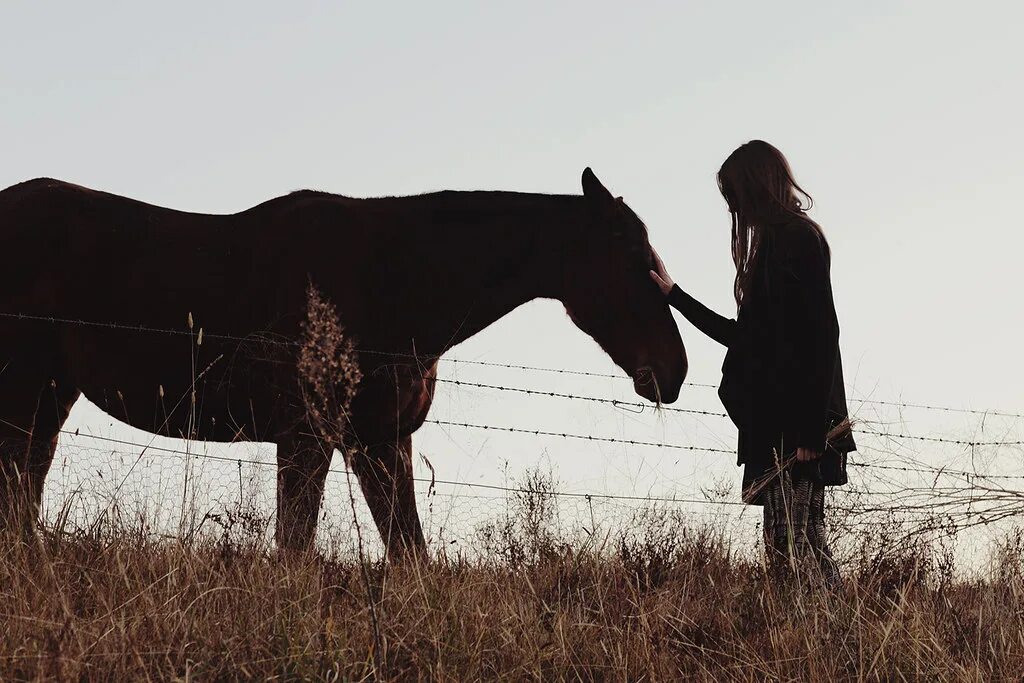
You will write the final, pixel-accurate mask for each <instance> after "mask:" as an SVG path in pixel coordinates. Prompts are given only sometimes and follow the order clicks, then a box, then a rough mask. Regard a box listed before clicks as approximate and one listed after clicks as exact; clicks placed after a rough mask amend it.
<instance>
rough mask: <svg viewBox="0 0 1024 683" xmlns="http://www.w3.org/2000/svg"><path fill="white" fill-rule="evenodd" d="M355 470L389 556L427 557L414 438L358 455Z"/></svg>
mask: <svg viewBox="0 0 1024 683" xmlns="http://www.w3.org/2000/svg"><path fill="white" fill-rule="evenodd" d="M352 469H353V470H354V471H355V473H356V476H358V477H359V484H360V485H361V486H362V489H363V496H365V498H366V504H367V506H368V507H369V508H370V512H371V514H373V521H374V522H375V523H376V524H377V530H378V531H380V535H381V538H382V539H383V540H384V545H385V547H386V548H387V552H388V556H389V557H391V558H394V559H404V558H406V557H408V556H409V555H413V556H420V557H425V556H426V553H427V543H426V541H425V540H424V539H423V529H422V527H421V526H420V518H419V515H418V514H417V513H416V492H415V489H414V487H413V484H414V482H413V476H412V474H413V473H412V437H411V436H406V437H404V438H402V439H399V440H398V441H396V442H385V443H382V444H378V445H376V446H371V447H369V448H367V449H366V450H365V451H361V452H357V453H356V454H355V455H354V456H353V457H352Z"/></svg>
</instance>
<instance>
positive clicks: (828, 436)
mask: <svg viewBox="0 0 1024 683" xmlns="http://www.w3.org/2000/svg"><path fill="white" fill-rule="evenodd" d="M718 186H719V189H720V190H721V192H722V196H723V197H724V198H725V201H726V203H727V204H728V207H729V213H730V215H731V216H732V257H733V261H734V262H735V264H736V279H735V283H734V287H733V290H734V296H735V298H736V305H737V310H738V313H737V316H736V319H735V320H732V319H729V318H725V317H723V316H720V315H718V314H717V313H715V312H713V311H711V310H710V309H708V308H707V307H705V306H704V305H702V304H701V303H700V302H698V301H697V300H696V299H694V298H693V297H691V296H690V295H689V294H687V293H686V292H684V291H683V290H682V289H680V288H679V286H678V285H676V284H675V283H673V281H672V278H671V277H670V276H669V275H668V272H667V271H666V269H665V265H664V263H662V261H661V259H660V258H658V257H657V255H656V254H655V257H654V263H655V269H654V270H652V271H651V277H652V278H653V279H654V281H655V282H656V283H657V284H658V286H659V287H660V288H661V290H662V292H663V293H664V294H665V295H666V296H667V297H668V301H669V303H671V304H672V306H674V307H675V308H677V309H678V310H679V311H680V312H682V314H683V315H684V316H686V318H687V319H688V320H689V321H690V322H691V323H693V324H694V325H695V326H696V327H697V328H698V329H700V330H701V331H702V332H704V334H706V335H708V336H709V337H711V338H712V339H714V340H715V341H717V342H719V343H721V344H723V345H725V346H726V347H727V348H728V352H727V353H726V357H725V363H724V365H723V366H722V383H721V386H720V388H719V392H718V393H719V396H720V397H721V399H722V403H723V404H724V405H725V408H726V410H727V411H728V413H729V416H730V417H731V418H732V420H733V422H735V423H736V426H737V427H738V429H739V445H738V451H739V453H738V455H739V458H738V460H739V464H741V465H743V466H744V471H743V499H744V501H746V502H748V503H751V504H755V505H762V506H763V507H764V539H765V546H766V549H767V551H768V557H769V567H770V568H771V569H772V571H773V572H775V573H780V572H781V573H785V572H788V571H790V570H791V569H793V568H794V567H801V566H803V567H806V566H807V563H808V561H809V562H810V563H811V564H812V566H817V567H819V568H820V570H821V576H822V577H823V578H824V581H825V583H826V584H827V585H832V586H834V585H837V584H838V583H839V572H838V570H837V568H836V565H835V562H834V561H833V559H832V555H831V552H830V551H829V548H828V545H827V543H826V540H825V529H824V499H825V495H824V494H825V487H826V486H837V485H841V484H845V483H846V481H847V477H846V457H847V453H849V452H850V451H853V450H855V449H856V445H855V444H854V441H853V436H852V434H851V432H850V424H849V419H848V417H847V415H848V413H847V407H846V393H845V389H844V386H843V371H842V362H841V360H840V355H839V323H838V320H837V318H836V311H835V306H834V304H833V300H832V285H831V282H830V277H829V267H830V260H831V258H830V257H831V252H830V250H829V246H828V242H827V241H826V240H825V235H824V234H823V233H822V230H821V227H820V226H819V225H818V224H817V223H815V222H814V221H813V220H811V219H810V218H809V217H808V216H807V213H806V211H807V209H808V208H809V207H810V205H811V197H810V195H808V194H807V193H806V192H804V190H803V189H802V188H801V187H800V186H799V185H797V184H796V182H795V181H794V180H793V173H792V171H791V170H790V167H789V164H788V162H787V161H786V158H785V157H784V156H783V155H782V153H781V152H780V151H779V150H778V149H776V148H775V147H773V146H772V145H770V144H768V143H767V142H763V141H761V140H753V141H751V142H748V143H746V144H744V145H742V146H741V147H739V148H738V149H737V150H736V151H734V152H733V153H732V154H730V155H729V158H727V159H726V160H725V163H723V164H722V168H721V169H720V170H719V171H718ZM801 197H802V198H803V200H805V202H806V206H805V202H804V201H801ZM794 563H795V564H794Z"/></svg>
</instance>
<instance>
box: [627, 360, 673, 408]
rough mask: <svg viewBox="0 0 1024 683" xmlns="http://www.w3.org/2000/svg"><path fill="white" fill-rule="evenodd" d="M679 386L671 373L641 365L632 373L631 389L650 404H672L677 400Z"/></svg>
mask: <svg viewBox="0 0 1024 683" xmlns="http://www.w3.org/2000/svg"><path fill="white" fill-rule="evenodd" d="M681 384H682V381H681V380H677V379H676V378H675V377H672V375H671V373H668V372H659V371H658V370H656V369H655V368H654V367H653V366H651V365H643V366H641V367H639V368H637V370H636V372H635V373H633V389H634V390H635V391H636V393H637V394H638V395H639V396H641V397H643V398H645V399H647V400H648V401H651V402H652V403H673V402H674V401H675V400H676V399H677V398H679V390H680V386H681Z"/></svg>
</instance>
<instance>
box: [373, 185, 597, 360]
mask: <svg viewBox="0 0 1024 683" xmlns="http://www.w3.org/2000/svg"><path fill="white" fill-rule="evenodd" d="M399 201H401V200H399ZM404 208H405V209H406V210H407V211H409V212H410V213H409V214H408V216H409V220H408V222H407V225H412V226H415V227H414V229H413V230H410V231H409V232H408V233H407V235H406V239H399V240H396V242H395V244H396V246H395V247H392V249H391V251H392V254H395V252H396V251H402V250H405V252H406V253H405V254H395V255H396V256H398V261H399V262H402V263H415V264H417V266H416V270H418V271H419V272H414V273H409V274H408V275H409V276H410V277H409V279H410V281H414V282H419V283H421V285H420V287H419V290H418V291H410V292H408V293H407V296H408V298H409V299H411V301H409V303H410V304H412V306H411V308H413V309H415V311H416V313H415V315H414V316H413V320H412V322H413V324H412V325H411V326H410V327H411V329H409V330H408V331H407V332H406V334H405V335H402V336H404V337H406V338H408V337H411V338H412V339H413V340H414V341H415V345H416V347H417V351H418V352H420V353H424V354H426V355H440V354H441V353H443V352H444V351H446V350H447V349H449V348H451V347H453V346H455V345H457V344H459V343H460V342H462V341H465V340H466V339H468V338H469V337H471V336H473V335H474V334H476V333H477V332H479V331H480V330H482V329H484V328H485V327H487V326H489V325H490V324H492V323H494V322H495V321H497V320H498V319H500V318H502V317H504V316H505V315H506V314H508V313H509V312H511V311H512V310H514V309H515V308H518V307H519V306H521V305H523V304H525V303H527V302H529V301H531V300H533V299H536V298H556V299H557V298H559V297H560V295H561V287H562V271H563V268H562V266H563V262H564V254H565V253H566V249H567V247H568V245H569V244H570V243H571V236H572V235H574V234H577V233H578V229H579V227H580V226H581V225H582V222H583V220H584V211H585V206H584V203H583V198H582V197H574V196H565V195H539V194H519V193H507V192H442V193H438V194H436V195H425V196H423V197H419V198H410V200H409V204H408V206H406V207H404ZM427 282H429V283H430V284H429V286H427V287H424V286H422V283H427ZM403 342H404V340H403Z"/></svg>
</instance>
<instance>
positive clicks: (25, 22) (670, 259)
mask: <svg viewBox="0 0 1024 683" xmlns="http://www.w3.org/2000/svg"><path fill="white" fill-rule="evenodd" d="M1021 25H1024V10H1022V9H1021V8H1020V5H1019V4H1018V3H1010V2H1001V3H993V2H976V3H963V2H955V3H954V2H917V3H911V2H888V1H887V2H861V3H831V2H777V3H767V4H766V3H755V2H745V3H710V2H708V3H678V2H658V3H614V4H613V3H608V2H585V3H584V2H578V3H550V2H532V1H529V2H527V1H524V2H516V3H503V4H502V6H494V5H493V3H486V4H484V3H476V2H468V1H467V2H442V1H438V2H432V3H408V4H407V5H406V6H400V5H398V4H391V3H365V4H362V5H357V4H356V3H336V2H335V3H327V2H324V3H303V2H289V3H271V2H245V3H241V2H239V3H209V2H204V3H198V2H176V3H167V4H164V5H162V6H160V7H157V6H154V5H152V4H150V3H130V2H103V1H99V0H97V1H96V2H89V3H71V2H66V3H61V4H59V5H54V4H51V3H38V2H31V3H29V2H5V3H4V4H3V6H2V8H0V64H2V65H3V66H2V67H0V94H2V98H3V100H2V104H0V134H2V136H3V147H2V149H3V152H2V154H0V159H2V163H0V186H3V187H6V186H7V185H10V184H13V183H16V182H19V181H21V180H25V179H28V178H32V177H36V176H43V175H45V176H53V177H57V178H62V179H66V180H69V181H73V182H76V183H80V184H83V185H86V186H90V187H94V188H98V189H102V190H107V191H111V192H115V193H118V194H123V195H126V196H129V197H134V198H138V199H142V200H145V201H148V202H151V203H155V204H161V205H165V206H170V207H174V208H179V209H186V210H192V211H204V212H234V211H238V210H241V209H244V208H246V207H248V206H251V205H253V204H256V203H258V202H260V201H263V200H265V199H268V198H270V197H272V196H277V195H280V194H283V193H286V192H289V191H291V190H294V189H298V188H304V187H312V188H316V189H322V190H327V191H332V192H337V193H341V194H346V195H352V196H373V195H395V194H414V193H420V192H426V191H432V190H438V189H505V190H521V191H535V192H548V193H578V192H580V185H579V177H580V172H581V171H582V169H583V168H584V167H585V166H588V165H589V166H592V167H593V168H594V170H595V172H596V173H597V174H598V175H599V176H600V177H601V179H602V180H603V181H604V182H605V184H606V185H607V186H608V187H609V188H610V189H611V190H612V192H614V193H615V194H621V195H624V196H625V198H626V201H627V202H628V203H629V204H630V206H631V207H632V208H633V209H634V210H635V211H636V212H637V213H638V214H639V215H640V216H641V217H643V218H644V220H645V221H646V222H647V224H648V226H649V229H650V233H651V240H652V243H653V244H654V245H655V246H656V247H657V248H658V249H659V251H660V252H661V253H662V255H663V256H664V258H665V260H666V262H667V264H668V266H669V268H670V270H671V272H672V273H673V275H674V276H675V278H676V279H677V281H679V282H680V284H681V285H682V286H683V287H684V288H686V289H688V290H689V291H690V292H691V293H692V294H694V295H695V296H697V297H698V298H699V299H701V300H702V301H704V302H706V303H707V304H708V305H710V306H712V307H713V308H716V309H717V310H719V311H721V312H724V313H729V312H731V310H732V304H731V281H732V274H733V271H732V263H731V261H730V258H729V241H728V230H729V222H728V214H727V213H726V211H725V207H724V203H723V202H722V199H721V197H720V196H719V194H718V191H717V188H716V186H715V181H714V174H715V171H716V170H717V169H718V167H719V165H720V164H721V162H722V161H723V160H724V159H725V157H726V156H727V155H728V154H729V152H730V151H732V149H734V148H735V147H736V146H737V145H739V144H740V143H742V142H745V141H747V140H749V139H752V138H761V139H765V140H767V141H769V142H771V143H773V144H775V145H776V146H777V147H779V148H780V149H781V150H782V151H783V152H784V153H785V154H786V155H787V156H788V158H789V160H790V162H791V164H792V166H793V169H794V171H795V174H796V176H797V180H798V182H800V184H801V185H802V186H803V187H804V188H805V189H807V190H808V191H809V192H810V193H811V194H812V195H813V197H814V199H815V202H816V207H815V209H814V210H813V212H812V215H813V216H814V217H815V218H816V219H817V220H818V221H819V222H820V223H821V224H822V225H823V227H824V229H825V231H826V234H827V235H828V238H829V240H830V242H831V245H832V249H833V284H834V288H835V293H836V303H837V308H838V312H839V318H840V323H841V328H842V338H841V344H842V350H843V354H844V362H845V366H846V374H847V377H846V379H847V386H848V388H849V389H850V392H851V393H852V394H853V395H854V396H859V397H865V396H869V395H870V396H872V397H874V398H881V399H899V398H902V399H905V400H909V401H915V402H926V403H933V404H940V405H951V406H961V407H967V406H969V407H974V408H998V409H1002V410H1011V411H1014V412H1024V392H1022V390H1021V387H1022V386H1024V362H1022V360H1021V358H1020V355H1019V354H1020V347H1021V338H1022V335H1024V323H1022V314H1021V305H1020V301H1019V292H1020V282H1019V277H1020V275H1019V259H1020V255H1021V253H1024V230H1022V227H1024V226H1022V224H1021V219H1020V213H1019V211H1020V200H1021V197H1022V196H1024V165H1022V161H1021V160H1022V158H1024V133H1022V132H1021V122H1022V121H1024V94H1022V90H1021V87H1020V80H1021V73H1022V67H1024V49H1022V48H1021V43H1020V35H1019V31H1020V27H1021ZM679 324H680V330H681V332H682V335H683V339H684V341H685V343H686V345H687V349H688V351H689V357H690V367H691V374H690V379H691V380H694V381H697V382H712V383H715V382H717V381H718V379H719V368H720V365H721V361H722V356H723V349H721V348H719V347H717V346H716V345H715V344H714V343H713V342H710V341H708V340H706V339H704V338H702V337H701V335H700V334H699V333H698V332H697V331H696V330H695V329H694V328H693V327H691V326H690V325H689V324H688V323H686V322H685V321H684V320H683V319H682V318H679ZM453 355H455V356H457V357H462V358H473V359H480V360H487V361H494V362H510V363H525V364H530V365H543V366H549V367H563V368H570V369H578V370H588V371H593V372H616V368H615V367H614V366H613V365H612V363H611V361H610V360H609V359H608V358H607V357H606V356H605V355H604V354H603V353H602V352H601V351H600V350H599V349H598V348H597V346H596V344H595V343H593V342H592V341H591V340H589V339H587V338H586V337H585V336H584V335H582V334H581V333H580V332H578V331H577V330H576V329H575V328H574V327H573V326H572V325H571V323H570V322H569V321H568V320H567V319H566V317H565V315H564V313H563V312H562V309H561V307H560V305H558V304H557V303H554V302H550V301H541V302H534V303H532V304H529V305H527V306H525V307H523V308H522V309H520V310H518V311H516V312H515V313H513V314H512V315H510V316H508V317H507V318H505V319H503V320H502V321H500V322H499V323H498V324H496V325H494V326H493V327H491V328H489V329H488V330H486V331H484V332H483V333H481V334H480V335H478V336H477V337H475V338H473V339H471V340H470V341H469V342H467V343H465V344H464V345H463V346H462V347H459V348H458V349H456V351H455V352H453ZM445 373H447V375H446V376H454V375H453V373H455V374H457V376H458V377H460V378H462V379H466V380H473V381H492V380H493V381H494V382H497V383H504V384H509V385H515V386H523V387H535V388H547V389H552V390H562V391H571V392H577V393H589V394H592V395H616V396H620V397H623V398H628V396H629V393H628V389H629V385H628V382H625V383H616V382H614V381H610V380H573V379H571V378H565V377H561V376H550V375H547V376H545V375H537V374H533V375H530V374H523V373H509V372H506V373H505V374H499V372H498V371H496V370H495V371H489V370H485V369H476V370H474V369H470V368H468V367H459V368H457V373H456V368H455V367H453V366H451V365H447V366H446V369H445ZM620 384H623V385H624V386H619V385H620ZM678 405H680V406H691V407H702V408H706V409H716V408H718V407H719V406H718V403H717V399H716V398H715V397H714V394H713V392H709V391H707V390H706V389H700V388H687V389H686V390H685V393H684V396H683V397H682V398H681V399H680V402H679V403H678ZM433 417H435V418H439V419H451V420H457V421H466V422H491V423H497V424H505V425H516V426H525V427H530V428H538V429H553V428H558V431H563V430H569V429H571V430H574V431H587V432H591V433H600V434H603V435H606V436H613V437H622V438H637V439H654V440H664V441H673V442H679V443H699V444H702V445H712V446H720V445H722V444H725V445H727V446H728V445H729V444H731V440H732V438H733V431H732V429H731V426H730V425H729V424H728V423H722V422H714V420H709V421H708V422H707V423H706V424H704V425H703V426H701V425H700V424H691V423H686V424H682V423H679V422H677V421H676V420H677V418H675V417H671V416H668V417H666V416H663V417H654V416H652V414H651V413H650V412H649V411H648V412H646V413H645V414H643V415H639V416H635V415H628V414H624V413H622V412H621V411H615V410H611V412H610V413H609V412H608V411H607V410H605V409H604V408H603V407H601V406H594V405H586V406H577V405H575V404H568V403H566V404H559V403H546V404H542V403H539V402H538V401H530V400H529V399H524V398H523V397H516V396H511V395H508V394H494V393H487V392H485V391H482V390H480V391H470V390H465V389H463V390H451V389H450V388H447V389H445V388H442V390H441V391H440V392H439V397H438V401H437V404H436V407H435V411H434V414H433ZM904 419H905V420H906V421H908V422H909V423H910V424H909V426H907V429H908V430H910V429H914V428H915V427H916V426H918V425H919V428H918V429H917V431H918V432H928V433H933V432H941V431H945V432H946V433H958V432H962V431H964V430H968V431H971V430H974V429H976V425H973V424H969V423H965V422H964V423H962V422H957V421H956V420H959V419H960V418H956V417H949V416H941V415H940V416H938V417H936V416H934V415H932V416H930V417H924V416H916V415H915V416H912V415H910V414H907V415H904ZM72 421H73V422H74V424H75V425H76V426H77V425H92V426H93V427H94V428H95V429H97V430H102V429H112V430H113V431H110V432H109V433H116V434H121V433H127V432H125V430H124V429H123V428H120V427H115V428H109V427H108V425H109V424H110V421H109V420H107V419H105V418H103V417H102V416H99V415H98V414H97V413H96V412H90V411H89V409H88V408H87V407H83V406H79V408H78V409H76V411H75V414H74V416H73V418H72ZM914 421H917V422H914ZM1010 428H1011V427H1007V429H1010ZM1012 428H1013V429H1018V428H1017V427H1012ZM119 429H120V430H121V431H117V430H119ZM416 446H417V451H418V452H420V451H422V452H423V453H425V454H426V455H427V456H428V457H429V458H430V459H431V461H432V462H433V463H434V466H435V468H437V471H438V476H441V477H445V478H453V479H455V478H460V477H461V478H468V479H470V480H481V481H483V480H487V481H492V480H496V479H497V480H500V479H501V475H500V473H499V472H498V471H497V465H498V463H500V462H504V461H506V460H507V461H510V462H511V463H512V464H511V465H510V468H512V469H517V468H520V467H521V466H523V465H527V464H532V463H535V462H537V461H538V459H539V458H541V456H542V454H545V453H546V457H547V461H548V462H550V463H552V464H553V465H554V466H555V467H556V469H557V470H558V472H559V475H560V477H561V479H562V480H563V481H565V482H568V483H570V484H573V483H575V484H578V486H575V488H587V487H590V488H597V489H600V490H612V491H622V490H632V489H635V488H637V487H638V486H639V487H640V488H641V489H643V490H645V491H646V490H657V491H658V492H662V493H663V492H665V491H671V490H674V489H673V487H674V486H675V484H674V483H671V482H682V483H680V484H679V485H678V486H679V488H678V490H679V491H680V492H689V491H693V490H695V489H696V488H697V487H698V486H699V485H701V482H702V481H704V479H707V477H708V476H711V475H709V474H708V473H709V472H711V471H712V470H713V472H714V476H715V477H719V476H724V477H725V478H726V479H727V480H728V481H731V482H733V483H736V485H737V488H738V483H737V482H738V481H739V471H738V470H737V469H736V468H735V467H734V466H733V464H732V463H733V461H732V459H731V456H722V457H721V458H719V459H717V460H714V461H710V460H708V458H709V456H707V455H704V456H700V459H697V456H691V455H689V454H681V453H679V452H672V453H666V452H663V451H657V450H652V449H647V450H646V451H644V452H642V453H638V452H634V451H632V450H629V449H618V448H615V447H612V446H609V447H607V448H599V449H595V448H594V447H593V446H591V445H589V444H573V443H567V442H564V441H560V440H551V441H544V440H535V439H534V440H531V439H530V438H528V437H522V436H517V435H505V436H499V435H487V434H484V435H481V434H476V433H472V432H468V431H466V430H457V429H452V430H449V431H447V432H446V431H443V430H441V429H440V428H439V427H436V426H430V425H428V426H427V427H425V428H424V429H423V430H422V431H421V433H420V435H418V438H417V439H416ZM672 467H675V468H676V469H675V470H672V471H673V474H672V476H671V477H668V476H667V475H665V477H662V474H663V473H664V472H666V471H667V470H668V469H671V468H672ZM680 467H682V468H683V469H681V470H680V469H678V468H680ZM644 472H647V474H646V475H645V474H644ZM701 477H704V479H701ZM569 488H573V486H569Z"/></svg>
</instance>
